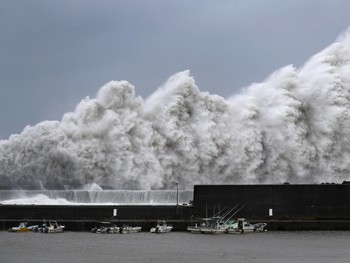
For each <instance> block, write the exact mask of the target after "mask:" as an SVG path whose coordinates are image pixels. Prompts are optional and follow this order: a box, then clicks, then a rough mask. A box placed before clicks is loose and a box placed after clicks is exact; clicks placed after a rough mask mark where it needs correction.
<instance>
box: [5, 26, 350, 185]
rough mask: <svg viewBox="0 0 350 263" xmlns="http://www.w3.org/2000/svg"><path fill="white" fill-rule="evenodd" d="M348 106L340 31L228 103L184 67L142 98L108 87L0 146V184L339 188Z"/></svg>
mask: <svg viewBox="0 0 350 263" xmlns="http://www.w3.org/2000/svg"><path fill="white" fill-rule="evenodd" d="M217 85H220V83H218V84H217ZM349 110H350V34H349V33H345V34H344V35H343V36H342V37H340V38H339V39H338V40H337V41H336V42H335V43H333V44H332V45H330V46H329V47H328V48H326V49H325V50H323V51H321V52H320V53H319V54H316V55H315V56H313V57H312V58H311V59H310V60H309V61H308V62H307V63H306V64H305V65H304V66H303V67H301V68H300V69H296V68H294V67H293V66H286V67H283V68H281V69H279V70H277V71H276V72H274V73H273V74H271V76H269V77H268V78H267V79H266V80H265V81H264V82H263V83H254V84H252V85H251V86H249V87H246V88H245V89H243V90H242V92H241V93H240V94H239V95H235V96H232V97H230V98H227V99H224V98H222V97H220V96H217V95H211V94H209V93H207V92H202V91H200V89H199V88H198V87H197V86H196V84H195V81H194V79H193V77H192V76H190V73H189V71H184V72H180V73H177V74H175V75H173V76H172V77H170V78H169V80H168V81H167V82H166V83H165V84H164V85H163V86H162V87H160V88H159V89H158V90H157V91H155V92H154V94H153V95H151V96H150V97H149V98H148V99H146V100H143V99H142V98H141V97H136V96H135V90H134V87H133V86H132V85H131V84H130V83H128V82H127V81H111V82H109V83H107V84H106V85H105V86H103V87H102V88H101V89H100V90H99V91H98V94H97V96H96V98H92V99H90V98H86V99H84V100H82V101H81V102H80V103H79V104H78V105H77V107H76V109H75V111H74V112H70V113H67V114H65V115H64V116H63V118H62V120H61V121H60V122H59V121H45V122H41V123H39V124H37V125H35V126H33V127H30V126H28V127H26V128H25V129H24V130H23V132H22V133H21V134H19V135H12V136H10V138H9V139H8V140H3V141H0V167H1V169H0V182H1V183H0V184H1V185H13V186H15V185H30V184H39V182H40V183H42V184H43V185H44V186H45V185H96V184H97V185H100V186H109V187H112V188H115V189H168V188H172V189H174V186H175V184H176V183H179V185H180V186H181V188H192V186H193V185H194V184H229V183H230V184H234V183H248V184H253V183H283V182H286V181H288V182H290V183H320V182H342V181H343V180H349V178H350V176H349V174H350V144H349V140H350V118H349Z"/></svg>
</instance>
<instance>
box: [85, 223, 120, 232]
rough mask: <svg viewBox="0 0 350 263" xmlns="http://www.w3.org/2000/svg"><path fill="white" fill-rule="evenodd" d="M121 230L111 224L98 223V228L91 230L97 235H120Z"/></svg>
mask: <svg viewBox="0 0 350 263" xmlns="http://www.w3.org/2000/svg"><path fill="white" fill-rule="evenodd" d="M120 231H121V228H120V227H118V226H116V225H113V224H112V223H111V222H104V221H103V222H98V224H97V226H96V227H93V228H92V229H91V233H97V234H118V233H120Z"/></svg>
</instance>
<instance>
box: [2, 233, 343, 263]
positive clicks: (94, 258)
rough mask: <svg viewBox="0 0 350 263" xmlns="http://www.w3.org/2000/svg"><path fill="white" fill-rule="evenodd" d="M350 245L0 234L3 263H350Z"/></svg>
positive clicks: (324, 240) (294, 237) (277, 238)
mask: <svg viewBox="0 0 350 263" xmlns="http://www.w3.org/2000/svg"><path fill="white" fill-rule="evenodd" d="M349 244H350V232H347V231H307V232H299V231H297V232H274V231H271V232H264V233H252V234H242V235H229V234H224V235H201V234H190V233H185V232H172V233H168V234H150V233H147V232H142V233H138V234H129V235H122V234H92V233H89V232H65V233H62V234H39V233H32V232H28V233H8V232H6V231H2V232H0V262H2V263H16V262H18V263H23V262H26V263H38V262H51V263H56V262H57V263H64V262H67V263H68V262H69V263H71V262H82V263H83V262H84V263H88V262H133V263H134V262H162V263H166V262H201V263H205V262H208V263H209V262H210V263H212V262H259V263H264V262H266V263H274V262H276V263H281V262H284V263H287V262H288V263H289V262H290V263H292V262H293V263H294V262H304V263H307V262H315V263H316V262H317V263H322V262H324V263H329V262H337V263H348V262H349V258H350V250H349Z"/></svg>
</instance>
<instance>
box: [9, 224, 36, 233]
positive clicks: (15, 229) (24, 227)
mask: <svg viewBox="0 0 350 263" xmlns="http://www.w3.org/2000/svg"><path fill="white" fill-rule="evenodd" d="M29 231H31V229H30V228H28V227H27V223H26V222H21V223H20V224H19V226H14V227H11V228H9V229H8V232H29Z"/></svg>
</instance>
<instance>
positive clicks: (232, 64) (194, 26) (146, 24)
mask: <svg viewBox="0 0 350 263" xmlns="http://www.w3.org/2000/svg"><path fill="white" fill-rule="evenodd" d="M349 10H350V1H347V0H343V1H341V0H329V1H322V0H314V1H311V0H309V1H307V0H290V1H281V0H216V1H214V0H212V1H205V0H195V1H190V0H176V1H166V0H140V1H132V0H126V1H103V0H99V1H88V0H75V1H74V0H69V1H68V0H63V1H62V0H60V1H49V0H40V1H39V0H37V1H34V0H32V1H29V0H0V92H1V93H0V107H1V108H0V139H7V138H8V137H9V136H10V135H11V134H12V133H20V132H21V131H22V130H23V128H24V127H25V126H26V125H35V124H36V123H38V122H40V121H43V120H61V117H62V115H63V114H64V113H65V112H68V111H73V110H74V108H75V106H76V105H77V103H78V102H79V101H80V100H81V99H83V98H85V97H86V96H90V97H94V96H95V94H96V92H97V91H98V89H99V88H100V87H101V86H102V85H103V84H105V83H106V82H108V81H110V80H123V79H124V80H128V81H129V82H130V83H132V84H133V85H135V88H136V94H137V95H140V96H142V97H143V98H144V99H145V98H147V97H148V96H149V95H150V94H152V93H153V92H154V91H155V90H156V89H157V88H158V87H159V86H160V85H161V84H163V83H164V82H165V80H166V79H167V78H168V77H169V76H170V75H172V74H173V73H176V72H178V71H183V70H186V69H190V71H191V74H192V75H193V76H194V78H195V80H196V83H197V85H198V86H199V88H200V89H201V90H202V91H209V92H210V93H213V94H218V95H220V96H223V97H229V96H230V95H232V94H237V93H239V92H240V90H241V89H242V87H244V86H248V85H249V84H251V83H252V82H261V81H263V80H264V79H265V78H266V77H267V76H268V75H269V74H270V73H272V72H273V71H274V70H276V69H278V68H279V67H281V66H284V65H288V64H293V65H294V66H296V67H299V66H301V65H302V64H303V63H304V62H306V60H307V59H308V58H309V57H310V56H312V55H313V54H315V53H317V52H319V51H321V50H322V49H323V48H325V47H326V46H328V45H329V44H331V43H333V42H334V40H335V39H336V38H337V36H338V35H339V34H340V33H342V32H343V31H345V30H346V29H347V28H348V27H349V26H350V15H349Z"/></svg>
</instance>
